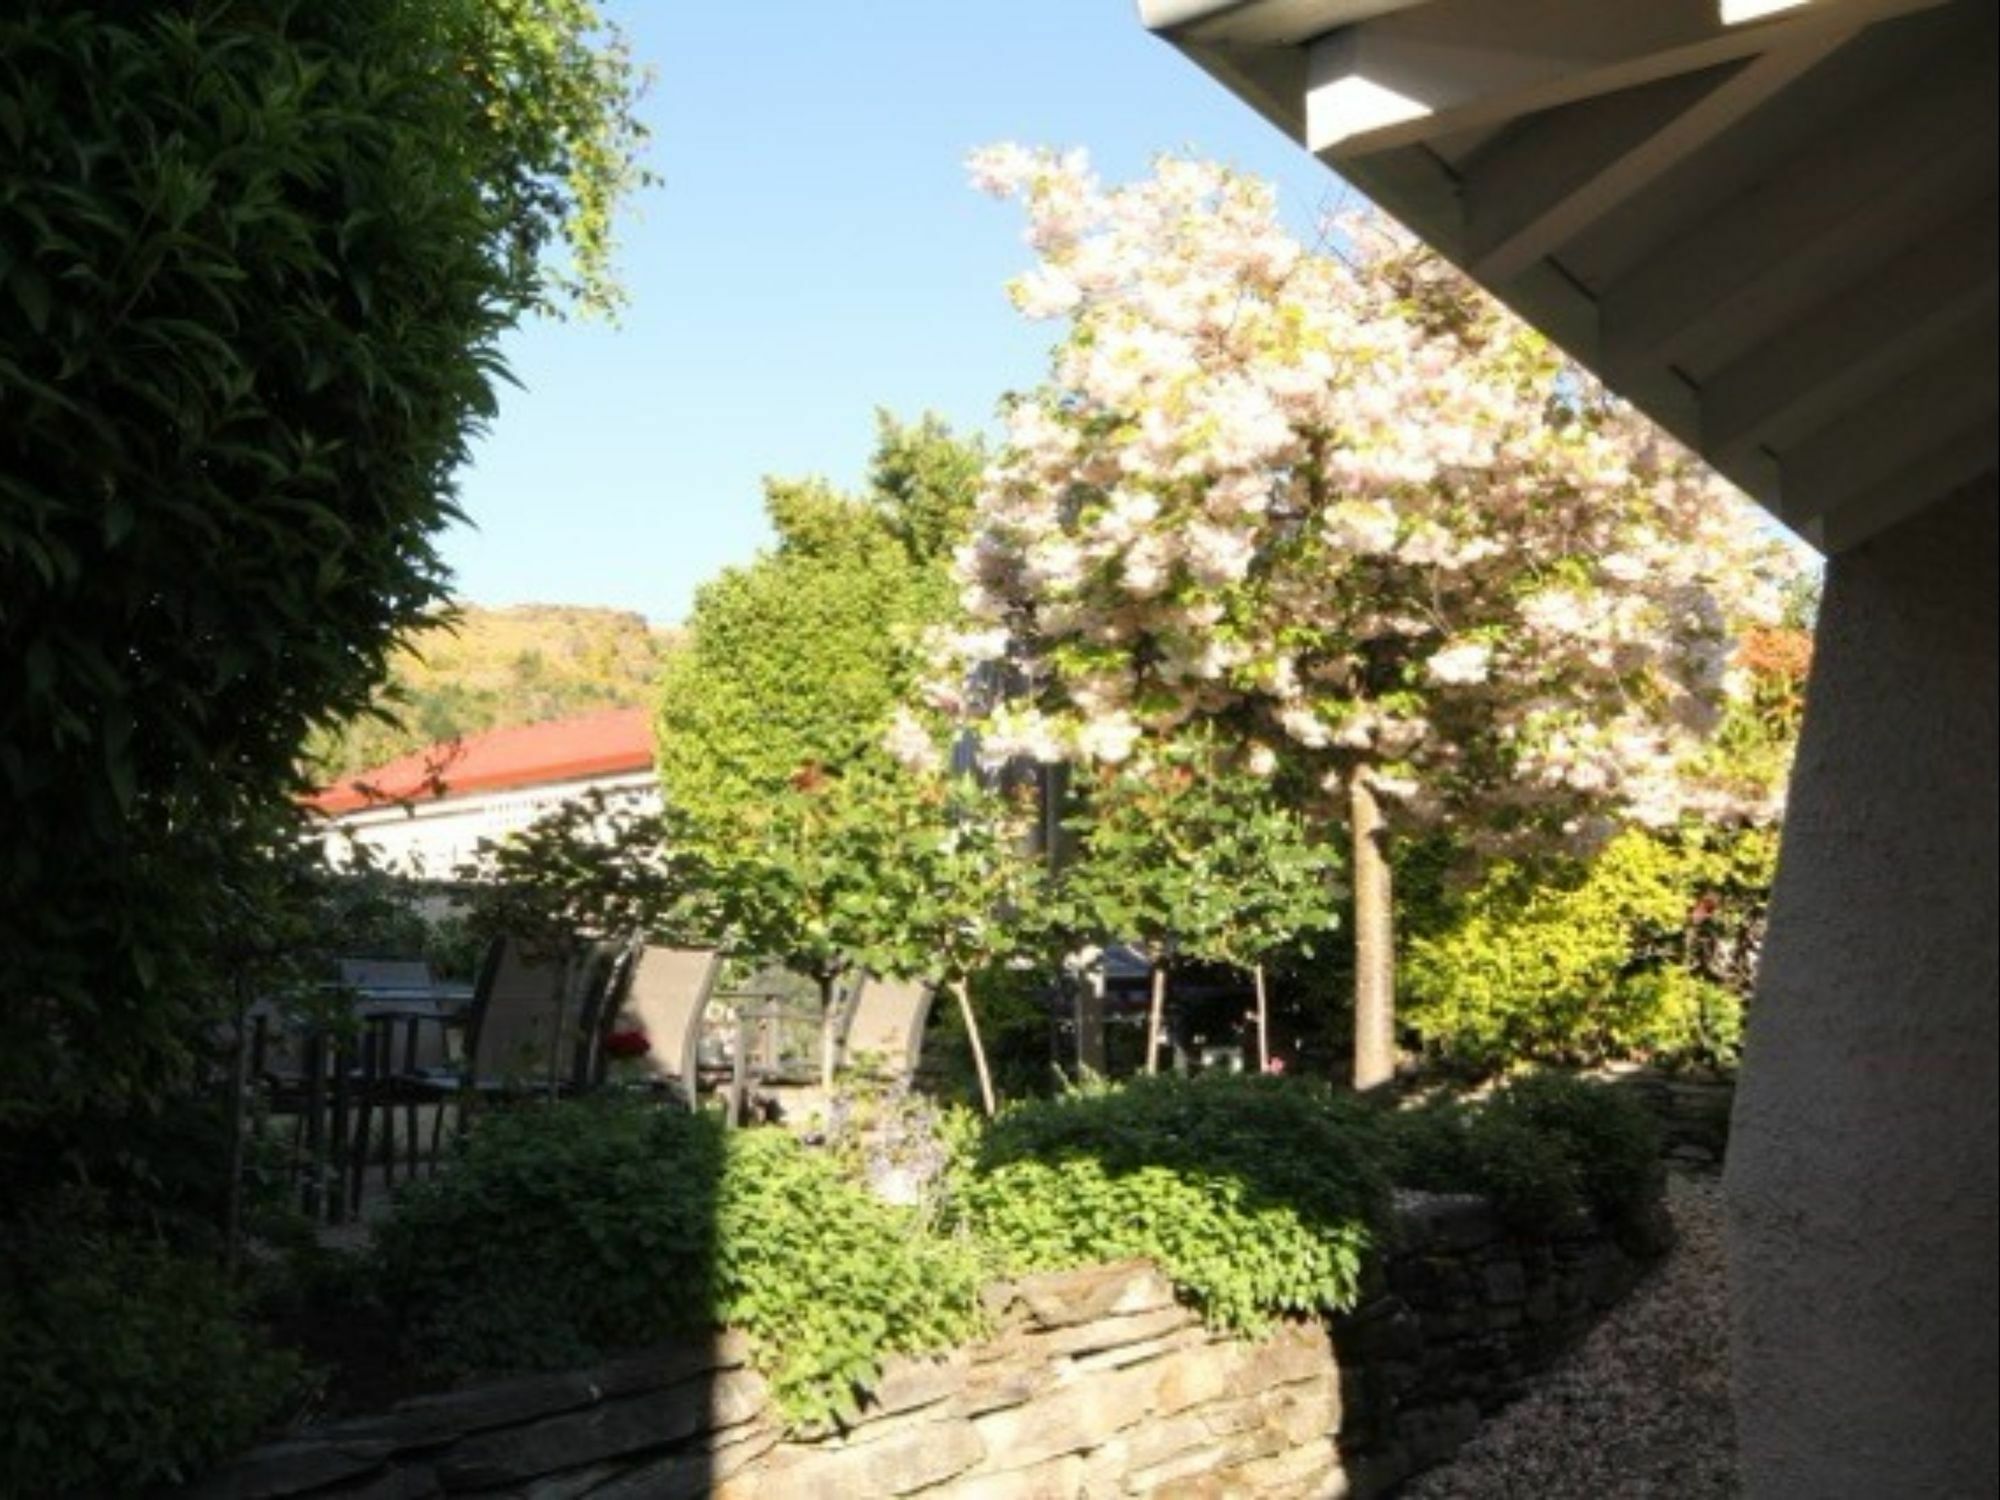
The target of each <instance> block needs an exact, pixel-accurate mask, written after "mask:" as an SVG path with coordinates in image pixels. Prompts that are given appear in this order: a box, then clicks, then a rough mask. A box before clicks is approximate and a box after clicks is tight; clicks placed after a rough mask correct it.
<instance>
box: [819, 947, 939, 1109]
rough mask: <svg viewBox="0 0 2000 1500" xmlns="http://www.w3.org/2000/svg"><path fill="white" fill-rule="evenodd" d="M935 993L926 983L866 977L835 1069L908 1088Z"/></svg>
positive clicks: (842, 1032) (844, 1028)
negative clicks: (870, 1075)
mask: <svg viewBox="0 0 2000 1500" xmlns="http://www.w3.org/2000/svg"><path fill="white" fill-rule="evenodd" d="M934 993H935V990H934V988H933V986H932V985H931V984H930V983H929V982H928V981H925V980H921V979H878V978H876V977H875V976H874V975H872V974H867V975H863V976H862V978H861V980H860V982H859V984H858V985H857V986H856V988H855V992H854V995H853V998H852V999H851V1000H850V1001H849V1002H848V1005H847V1015H846V1017H845V1019H844V1021H843V1022H842V1025H841V1028H840V1036H839V1040H838V1043H837V1046H836V1049H835V1058H836V1062H837V1065H838V1066H839V1067H840V1068H843V1069H847V1068H856V1069H862V1070H865V1071H867V1072H870V1073H874V1074H876V1075H878V1076H880V1077H882V1078H885V1079H888V1080H891V1081H893V1082H897V1083H908V1082H909V1081H910V1076H911V1075H912V1074H913V1073H915V1072H916V1070H917V1059H918V1057H919V1056H920V1055H921V1054H922V1052H923V1045H924V1023H925V1022H926V1021H927V1020H929V1018H930V1013H931V1000H932V997H933V995H934Z"/></svg>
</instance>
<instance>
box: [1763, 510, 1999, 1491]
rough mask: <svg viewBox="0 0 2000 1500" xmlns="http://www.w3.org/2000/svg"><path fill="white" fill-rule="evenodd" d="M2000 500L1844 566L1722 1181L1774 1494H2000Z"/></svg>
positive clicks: (1826, 622) (1766, 1486)
mask: <svg viewBox="0 0 2000 1500" xmlns="http://www.w3.org/2000/svg"><path fill="white" fill-rule="evenodd" d="M1995 506H1996V495H1995V485H1994V482H1993V480H1992V479H1991V478H1990V477H1989V478H1987V479H1986V480H1984V481H1982V482H1981V483H1980V484H1978V485H1976V486H1974V487H1973V488H1972V489H1970V490H1968V491H1966V492H1964V493H1962V494H1960V495H1959V496H1957V497H1956V498H1955V499H1953V500H1951V501H1949V502H1947V503H1945V504H1943V505H1940V506H1937V507H1935V508H1933V509H1932V510H1931V511H1929V512H1926V513H1924V514H1922V515H1920V516H1918V517H1917V518H1915V519H1913V520H1911V521H1909V522H1907V523H1905V524H1903V525H1902V526H1900V527H1897V528H1896V529H1894V530H1892V531H1889V532H1887V533H1885V534H1884V535H1882V536H1880V537H1878V538H1877V539H1875V540H1874V541H1872V542H1870V543H1868V544H1866V545H1864V546H1862V547H1860V548H1857V549H1856V550H1855V551H1853V552H1850V553H1846V554H1843V555H1842V556H1840V557H1838V558H1836V559H1835V560H1834V561H1833V562H1832V563H1831V564H1830V565H1829V568H1828V575H1827V590H1826V598H1825V603H1824V606H1823V610H1822V615H1821V620H1820V627H1819V640H1818V652H1817V657H1816V660H1815V665H1814V669H1813V678H1812V684H1811V692H1810V698H1809V706H1808V709H1807V717H1806V725H1805V731H1804V736H1803V740H1802V743H1801V745H1800V748H1799V758H1798V765H1797V769H1796V771H1795V773H1794V776H1793V788H1792V796H1791V806H1790V813H1789V817H1788V820H1787V824H1786V828H1785V838H1784V850H1783V855H1782V858H1781V861H1780V865H1779V872H1778V884H1777V890H1776V893H1775V897H1774V901H1773V909H1772V920H1771V930H1770V936H1769V939H1768V942H1767V945H1766V948H1765V953H1764V966H1763V977H1762V984H1761V986H1760V990H1759V994H1758V997H1757V1001H1756V1005H1755V1008H1754V1011H1753V1014H1752V1019H1751V1026H1750V1035H1749V1045H1748V1051H1747V1056H1746V1059H1745V1064H1744V1068H1743V1071H1742V1075H1741V1077H1740V1079H1739V1081H1738V1087H1737V1096H1736V1108H1735V1117H1734V1121H1733V1123H1732V1135H1731V1143H1730V1160H1729V1167H1728V1179H1727V1180H1728V1186H1729V1193H1730V1201H1731V1208H1730V1221H1729V1228H1730V1262H1731V1272H1730V1274H1731V1280H1732V1287H1733V1298H1734V1317H1735V1339H1736V1347H1735V1352H1734V1370H1735V1381H1736V1405H1737V1423H1738V1428H1739V1436H1740V1440H1741V1448H1742V1459H1743V1465H1744V1475H1745V1479H1746V1485H1747V1490H1748V1493H1749V1494H1751V1495H1752V1496H1756V1497H1774V1500H1775V1497H1784V1500H1792V1497H1797V1496H1805V1495H1810V1496H1813V1497H1815V1500H1838V1497H1843V1496H1883V1495H1907V1496H1960V1495H1968V1496H1969V1495H1992V1494H1994V1493H1995V1492H1996V1476H1995V1430H1996V1418H2000V1413H1997V1412H1996V1403H1995V1394H1994V1393H1995V1325H1996V1316H2000V1313H1996V1296H1995V1285H1996V1273H1995V1262H1996V1240H1995V1223H1996V1213H1995V1177H1996V1153H1995V1136H1996V1130H1995V1057H1996V1041H1997V1040H2000V1039H1996V1034H1995V1011H1996V997H1997V996H2000V984H1996V967H1997V966H1996V937H1995V852H1994V851H1995V844H1996V819H1995V780H1996V762H1995V685H1996V676H2000V674H1997V673H1996V662H1995V654H1996V653H1995V638H1996V611H1995V552H1996V524H1995V514H1996V512H1995Z"/></svg>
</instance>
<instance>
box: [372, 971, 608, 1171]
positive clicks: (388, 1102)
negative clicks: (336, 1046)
mask: <svg viewBox="0 0 2000 1500" xmlns="http://www.w3.org/2000/svg"><path fill="white" fill-rule="evenodd" d="M579 962H580V963H581V965H582V967H581V969H580V970H579V969H578V968H576V966H574V965H572V964H569V963H565V962H564V961H562V960H561V959H559V958H547V957H542V956H539V955H531V954H530V953H529V952H528V951H527V950H526V949H525V948H524V947H523V946H522V945H521V944H520V943H519V942H518V941H516V940H515V939H513V938H508V937H502V938H499V939H496V940H495V941H494V943H493V944H492V945H491V946H490V947H489V948H488V949H487V951H486V956H485V958H484V959H483V960H482V961H481V963H480V968H479V977H478V980H477V981H476V982H475V984H474V986H473V994H472V1004H471V1006H470V1007H469V1008H468V1010H467V1012H466V1020H465V1048H464V1056H463V1060H462V1061H461V1062H460V1063H458V1064H456V1065H453V1066H447V1067H418V1068H414V1069H411V1068H400V1069H397V1068H384V1069H383V1070H382V1071H381V1072H379V1073H378V1074H377V1076H376V1078H375V1079H374V1080H372V1081H371V1083H370V1085H369V1092H370V1093H371V1095H372V1097H373V1099H374V1101H375V1102H377V1103H379V1104H382V1105H383V1106H384V1107H385V1108H393V1105H394V1104H395V1103H402V1104H404V1105H405V1106H407V1105H408V1104H409V1103H410V1102H411V1100H412V1099H413V1098H414V1099H416V1100H417V1101H420V1102H425V1103H431V1104H435V1105H437V1106H438V1109H437V1116H436V1119H435V1121H434V1123H433V1125H432V1127H431V1153H432V1157H433V1159H435V1157H436V1154H437V1148H438V1144H439V1142H440V1140H441V1138H442V1136H443V1133H444V1117H445V1106H446V1105H448V1104H451V1103H457V1104H458V1106H459V1124H460V1125H461V1126H463V1125H464V1123H465V1109H466V1106H467V1105H468V1104H470V1103H471V1102H472V1101H473V1100H475V1099H502V1098H520V1097H527V1096H530V1095H534V1094H549V1095H556V1094H567V1093H574V1092H576V1091H577V1090H580V1089H583V1088H586V1087H588V1086H589V1085H590V1084H591V1083H592V1082H593V1081H594V1077H595V1071H596V1068H597V1065H598V1038H599V1035H600V1033H601V1032H602V1030H603V1024H604V1015H605V997H606V996H607V994H610V993H612V992H613V991H614V990H615V989H616V988H617V987H618V986H619V985H620V984H622V983H623V974H624V970H625V967H626V963H627V956H626V951H625V949H624V947H623V945H620V944H612V943H597V944H593V945H592V946H591V947H589V948H588V949H586V950H585V952H584V954H583V956H582V958H581V960H580V961H579Z"/></svg>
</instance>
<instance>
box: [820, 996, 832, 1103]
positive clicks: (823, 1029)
mask: <svg viewBox="0 0 2000 1500" xmlns="http://www.w3.org/2000/svg"><path fill="white" fill-rule="evenodd" d="M818 977H819V1086H820V1091H821V1093H823V1094H824V1095H825V1096H826V1098H827V1101H828V1107H829V1108H831V1106H832V1100H833V1052H834V1045H833V1043H834V1035H833V1021H834V1017H833V1010H834V1005H833V976H832V975H831V974H821V975H819V976H818Z"/></svg>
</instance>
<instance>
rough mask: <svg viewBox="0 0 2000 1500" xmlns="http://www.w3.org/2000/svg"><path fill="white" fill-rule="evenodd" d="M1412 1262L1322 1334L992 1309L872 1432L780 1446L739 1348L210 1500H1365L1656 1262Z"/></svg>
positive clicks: (556, 1383)
mask: <svg viewBox="0 0 2000 1500" xmlns="http://www.w3.org/2000/svg"><path fill="white" fill-rule="evenodd" d="M1398 1218H1399V1223H1400V1244H1399V1245H1398V1247H1397V1248H1396V1249H1394V1250H1393V1251H1392V1252H1391V1253H1389V1254H1387V1255H1385V1256H1383V1257H1381V1258H1380V1259H1379V1260H1378V1261H1377V1263H1376V1264H1375V1265H1374V1266H1372V1267H1371V1268H1370V1271H1369V1273H1368V1278H1367V1285H1366V1287H1365V1291H1364V1296H1363V1298H1362V1300H1361V1302H1360V1304H1359V1305H1358V1306H1357V1307H1356V1308H1355V1310H1354V1311H1353V1312H1352V1313H1351V1314H1349V1315H1347V1316H1345V1317H1342V1318H1340V1319H1338V1320H1336V1321H1335V1323H1334V1324H1333V1326H1332V1328H1331V1330H1329V1329H1328V1328H1327V1327H1326V1326H1324V1325H1322V1324H1319V1323H1312V1322H1298V1323H1289V1324H1285V1325H1283V1326H1281V1327H1279V1328H1278V1329H1277V1330H1275V1331H1274V1332H1273V1333H1271V1334H1270V1335H1269V1336H1268V1337H1266V1338H1263V1339H1259V1340H1248V1339H1240V1338H1230V1337H1226V1336H1223V1335H1220V1334H1217V1333H1213V1332H1211V1331H1209V1330H1207V1329H1204V1328H1203V1327H1202V1326H1201V1324H1200V1322H1199V1321H1198V1320H1197V1319H1196V1318H1195V1316H1194V1314H1193V1313H1192V1312H1190V1311H1189V1310H1188V1309H1187V1308H1185V1307H1182V1306H1180V1305H1179V1304H1178V1303H1176V1302H1175V1301H1174V1298H1173V1293H1172V1291H1171V1289H1170V1288H1169V1287H1168V1285H1167V1283H1166V1281H1165V1280H1164V1279H1163V1278H1162V1277H1161V1276H1160V1274H1159V1273H1158V1272H1157V1271H1156V1270H1154V1269H1153V1267H1151V1266H1150V1265H1147V1264H1145V1263H1144V1262H1138V1261H1126V1262H1120V1263H1117V1264H1113V1265H1105V1266H1095V1267H1090V1268H1087V1269H1084V1270H1079V1271H1065V1272H1056V1273H1050V1274H1046V1275H1038V1276H1028V1277H1024V1278H1022V1279H1020V1280H1018V1281H1013V1282H1007V1283H1003V1284H1001V1285H998V1286H995V1287H993V1288H991V1289H989V1291H988V1293H987V1303H988V1309H989V1311H990V1313H991V1314H992V1319H993V1332H992V1334H991V1335H990V1336H989V1337H988V1338H987V1339H986V1340H984V1341H983V1342H981V1343H979V1344H977V1345H974V1346H971V1347H969V1348H965V1349H960V1350H958V1351H955V1352H954V1353H952V1354H951V1355H949V1356H947V1357H944V1358H937V1359H898V1360H895V1361H893V1362H892V1363H891V1364H890V1366H889V1368H888V1370H887V1371H886V1373H885V1375H884V1377H883V1379H882V1381H881V1383H880V1386H879V1388H878V1389H877V1391H876V1393H875V1396H874V1398H873V1400H872V1402H871V1404H870V1405H869V1407H868V1409H867V1411H866V1412H865V1413H864V1414H863V1416H862V1418H861V1420H860V1421H858V1422H857V1423H855V1424H854V1425H853V1426H851V1427H849V1428H847V1429H846V1430H844V1431H839V1432H827V1433H820V1434H796V1433H794V1434H789V1435H787V1434H786V1433H784V1432H783V1430H782V1428H781V1425H780V1423H779V1422H778V1421H777V1419H776V1417H775V1415H774V1414H773V1412H772V1411H771V1410H770V1407H769V1403H768V1401H767V1399H766V1393H765V1389H764V1383H763V1381H762V1379H761V1378H760V1377H759V1376H758V1375H757V1374H756V1373H755V1372H754V1371H752V1370H751V1369H750V1368H749V1366H748V1363H747V1353H748V1351H747V1348H746V1346H745V1344H744V1342H743V1341H742V1340H741V1339H740V1338H739V1337H737V1336H736V1335H733V1334H725V1335H722V1336H720V1337H719V1338H717V1339H715V1340H712V1341H708V1342H705V1343H702V1344H700V1345H691V1346H679V1347H673V1348H663V1349H658V1350H653V1351H649V1352H646V1353H643V1354H638V1355H633V1356H628V1357H626V1358H622V1359H617V1360H612V1361H609V1362H607V1363H605V1364H602V1365H599V1366H596V1367H594V1368H592V1369H588V1370H581V1371H575V1372H572V1373H567V1374H562V1375H552V1376H532V1377H526V1378H522V1379H516V1380H508V1381H500V1382H494V1383H491V1384H486V1385H481V1386H476V1387H471V1388H468V1389H464V1390H460V1391H455V1392H451V1393H448V1394H444V1395H439V1396H429V1397H423V1398H420V1399H417V1400H414V1401H409V1402H405V1403H403V1404H402V1405H401V1406H398V1407H397V1408H396V1409H395V1410H393V1411H391V1412H389V1413H387V1414H385V1415H383V1416H379V1417H369V1418H363V1419H358V1420H354V1421H348V1422H342V1423H337V1424H333V1425H329V1426H325V1427H322V1428H319V1429H316V1430H311V1431H307V1432H303V1433H301V1434H299V1435H298V1436H296V1437H294V1438H291V1439H289V1440H287V1441H284V1442H280V1443H275V1444H272V1445H270V1446H267V1447H264V1448H259V1449H257V1450H254V1451H253V1452H251V1453H248V1454H246V1455H244V1456H243V1457H242V1458H240V1459H238V1460H236V1461H235V1462H234V1463H232V1464H230V1465H229V1466H228V1467H226V1468H224V1469H223V1470H220V1471H218V1472H217V1473H215V1474H213V1475H211V1476H210V1477H209V1478H208V1479H207V1480H205V1481H204V1482H202V1483H200V1484H198V1485H196V1486H195V1487H194V1488H193V1490H192V1491H191V1492H190V1493H192V1494H194V1495H197V1496H200V1497H203V1500H224V1497H228V1500H263V1497H276V1496H312V1497H328V1500H331V1497H334V1496H341V1497H364V1496H365V1497H369V1500H415V1497H419V1496H432V1495H459V1494H476V1495H488V1496H516V1497H522V1500H572V1497H582V1496H589V1497H591V1500H642V1497H643V1500H672V1497H678V1496H686V1497H689V1500H693V1497H698V1496H715V1497H719V1500H749V1497H753V1496H754V1497H756V1500H793V1497H797V1500H807V1497H810V1500H825V1497H830V1496H856V1497H862V1496H867V1497H873V1496H889V1495H936V1496H953V1497H966V1500H1044V1497H1048V1500H1055V1497H1082V1496H1124V1495H1179V1496H1211V1495H1212V1496H1224V1495H1259V1496H1268V1497H1274V1500H1286V1497H1301V1500H1303V1497H1314V1500H1323V1497H1329V1496H1356V1497H1365V1496H1369V1495H1374V1494H1379V1493H1381V1492H1382V1491H1383V1490H1385V1489H1386V1488H1388V1487H1389V1486H1392V1485H1394V1484H1396V1483H1398V1482H1400V1481H1401V1480H1402V1479H1404V1478H1406V1477H1407V1476H1408V1475H1410V1474H1412V1473H1414V1472H1416V1471H1417V1470H1419V1469H1421V1468H1425V1467H1428V1466H1429V1465H1431V1464H1434V1463H1437V1462H1439V1461H1441V1460H1443V1459H1444V1458H1447V1457H1449V1456H1450V1454H1451V1453H1452V1452H1454V1451H1455V1450H1456V1449H1457V1447H1458V1446H1459V1445H1460V1444H1461V1443H1463V1442H1464V1441H1465V1440H1466V1438H1467V1437H1469V1436H1470V1435H1471V1433H1472V1432H1473V1430H1474V1429H1475V1428H1476V1427H1477V1425H1478V1422H1479V1419H1480V1417H1481V1416H1482V1415H1483V1414H1484V1413H1485V1412H1488V1411H1490V1410H1492V1409H1494V1408H1495V1407H1497V1406H1499V1405H1500V1404H1502V1403H1503V1402H1504V1401H1506V1400H1507V1399H1508V1398H1509V1397H1511V1396H1513V1395H1514V1394H1516V1393H1517V1392H1518V1391H1519V1389H1520V1388H1521V1385H1522V1383H1523V1381H1524V1380H1525V1379H1526V1377H1527V1376H1528V1374H1529V1373H1530V1372H1531V1371H1533V1370H1534V1369H1536V1368H1538V1367H1540V1366H1541V1365H1543V1364H1546V1363H1547V1362H1548V1360H1549V1359H1551V1358H1552V1357H1553V1356H1554V1355H1555V1354H1556V1353H1557V1352H1558V1351H1559V1350H1560V1349H1561V1348H1563V1347H1564V1346H1565V1345H1566V1344H1567V1343H1569V1342H1570V1341H1571V1340H1573V1339H1574V1338H1575V1337H1576V1336H1578V1335H1579V1334H1580V1333H1581V1332H1582V1331H1583V1330H1584V1329H1585V1328H1586V1327H1588V1325H1589V1324H1590V1323H1591V1321H1593V1320H1594V1319H1595V1317H1596V1316H1597V1315H1598V1314H1599V1313H1600V1312H1601V1311H1603V1309H1605V1308H1606V1307H1608V1306H1610V1304H1611V1303H1612V1302H1613V1301H1615V1300H1616V1299H1617V1298H1618V1297H1619V1296H1620V1295H1621V1294H1622V1293H1623V1292H1624V1291H1625V1290H1626V1289H1627V1288H1628V1287H1629V1286H1630V1285H1631V1284H1632V1282H1633V1281H1634V1280H1635V1279H1636V1278H1637V1276H1638V1275H1639V1274H1640V1272H1641V1270H1642V1269H1643V1266H1644V1263H1645V1261H1646V1260H1647V1259H1649V1258H1650V1257H1651V1256H1653V1255H1656V1254H1657V1253H1658V1252H1659V1251H1660V1250H1661V1249H1662V1248H1664V1238H1663V1236H1662V1235H1661V1234H1660V1233H1659V1232H1658V1231H1657V1230H1656V1229H1655V1230H1651V1231H1642V1232H1638V1233H1634V1232H1632V1231H1631V1230H1629V1229H1628V1230H1627V1232H1626V1233H1625V1234H1624V1235H1623V1236H1622V1240H1623V1243H1621V1237H1620V1236H1616V1235H1613V1234H1610V1233H1607V1232H1605V1231H1603V1230H1601V1229H1599V1228H1598V1227H1596V1226H1594V1225H1584V1224H1579V1225H1577V1226H1574V1227H1573V1228H1572V1229H1570V1230H1569V1231H1566V1232H1564V1233H1562V1234H1558V1235H1554V1236H1547V1235H1538V1236H1530V1237H1525V1238H1524V1237H1520V1236H1516V1235H1513V1234H1510V1233H1508V1232H1507V1231H1506V1230H1505V1229H1504V1228H1503V1226H1502V1225H1501V1224H1500V1222H1499V1221H1498V1220H1497V1219H1496V1217H1495V1216H1494V1214H1493V1212H1492V1210H1491V1209H1490V1208H1489V1207H1488V1205H1486V1204H1485V1203H1484V1202H1483V1201H1481V1200H1479V1199H1476V1198H1436V1197H1410V1198H1407V1199H1405V1200H1404V1201H1403V1202H1402V1203H1401V1204H1400V1205H1399V1212H1398Z"/></svg>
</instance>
